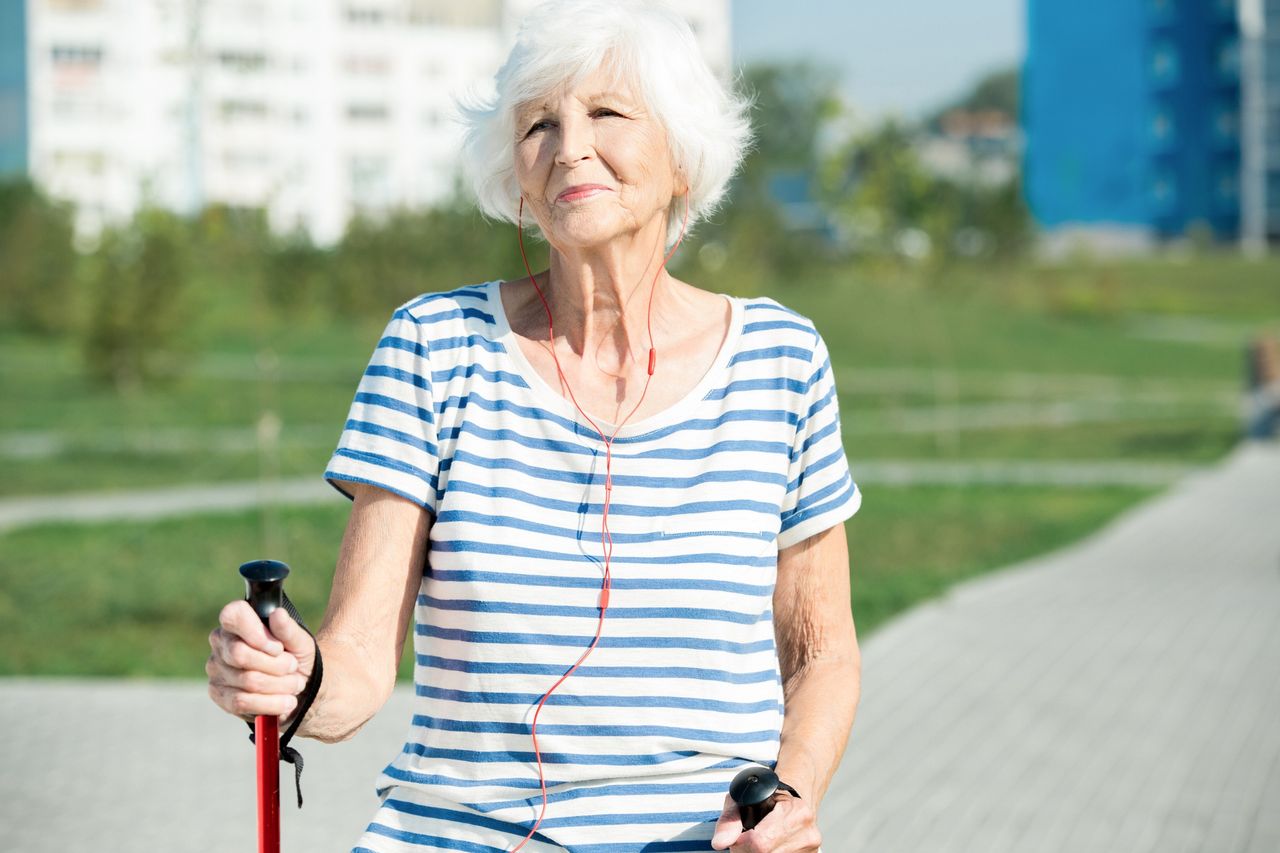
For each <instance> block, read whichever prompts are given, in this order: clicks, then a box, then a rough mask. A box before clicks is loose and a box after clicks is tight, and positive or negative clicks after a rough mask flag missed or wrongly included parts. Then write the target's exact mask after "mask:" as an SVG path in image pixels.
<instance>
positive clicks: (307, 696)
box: [249, 593, 324, 808]
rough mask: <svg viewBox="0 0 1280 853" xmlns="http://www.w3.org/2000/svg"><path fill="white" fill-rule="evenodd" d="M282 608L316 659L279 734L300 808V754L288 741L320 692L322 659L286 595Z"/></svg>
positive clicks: (318, 648)
mask: <svg viewBox="0 0 1280 853" xmlns="http://www.w3.org/2000/svg"><path fill="white" fill-rule="evenodd" d="M282 595H283V597H284V609H285V611H286V612H287V613H288V614H289V615H290V616H292V617H293V621H294V622H297V623H298V627H300V628H302V630H304V631H306V632H307V634H308V635H310V637H311V642H312V643H314V644H315V648H316V659H315V664H314V665H313V666H312V667H311V676H310V677H309V678H308V679H307V686H306V687H304V688H302V692H301V693H299V694H298V707H297V708H295V709H294V713H293V721H292V722H291V723H289V728H287V729H285V732H284V734H282V735H280V760H281V761H283V762H285V763H286V764H292V765H293V787H294V790H295V791H296V792H297V794H298V808H302V755H301V753H299V752H298V750H296V749H294V748H293V747H292V746H290V745H289V741H291V740H293V736H294V734H296V733H297V731H298V726H300V725H302V718H303V717H305V716H306V715H307V711H309V710H311V704H312V703H313V702H315V701H316V696H317V694H319V693H320V682H321V681H323V680H324V661H323V660H321V658H320V644H319V643H318V642H316V636H315V634H312V633H311V630H310V629H309V628H308V627H307V624H306V623H305V622H303V621H302V615H301V614H299V613H298V608H296V607H294V606H293V602H292V601H290V600H289V596H288V595H284V594H283V593H282ZM254 739H255V738H254V728H253V722H252V721H250V722H249V742H250V743H252V742H254Z"/></svg>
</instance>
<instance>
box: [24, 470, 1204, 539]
mask: <svg viewBox="0 0 1280 853" xmlns="http://www.w3.org/2000/svg"><path fill="white" fill-rule="evenodd" d="M852 466H853V471H854V474H855V476H856V478H857V480H858V483H859V484H860V485H862V486H868V485H872V484H879V483H883V484H886V485H892V486H905V485H947V486H957V485H972V484H978V483H981V484H985V485H993V484H994V485H1015V484H1016V485H1045V486H1061V487H1064V488H1072V487H1089V486H1165V485H1169V484H1170V483H1174V482H1177V481H1178V480H1180V479H1182V478H1183V477H1185V476H1186V475H1188V474H1191V473H1194V472H1195V471H1197V470H1200V466H1196V465H1186V464H1181V463H1176V462H1125V461H1108V460H1101V461H1092V462H1091V461H1079V460H1017V459H961V460H945V459H873V460H867V461H858V460H854V461H853V463H852ZM341 500H342V499H341V497H340V496H339V494H338V492H337V491H336V490H334V489H333V487H331V486H329V485H328V484H327V483H325V482H324V480H322V479H321V478H320V477H319V476H307V477H289V478H285V479H282V480H277V481H275V482H259V481H257V480H249V481H240V482H230V483H197V484H195V485H188V486H166V487H160V488H150V489H133V490H120V491H110V492H70V493H67V494H61V495H25V496H23V497H17V498H0V532H3V531H5V530H13V529H15V528H18V527H26V526H29V525H33V524H44V523H47V522H60V521H69V522H85V523H92V522H101V521H111V520H115V519H123V520H133V521H139V520H143V519H151V518H164V517H167V516H175V515H192V514H195V513H209V512H236V511H240V510H244V509H251V508H253V507H258V506H264V505H269V504H286V505H290V506H300V505H304V504H317V503H340V502H341Z"/></svg>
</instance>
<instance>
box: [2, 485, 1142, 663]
mask: <svg viewBox="0 0 1280 853" xmlns="http://www.w3.org/2000/svg"><path fill="white" fill-rule="evenodd" d="M1148 494H1150V492H1149V491H1146V490H1139V489H1072V490H1069V491H1067V490H1055V489H1043V488H1036V487H1019V488H1011V489H995V488H990V487H983V488H953V487H948V488H919V487H910V488H905V487H904V488H899V487H894V488H888V487H875V488H872V489H870V490H869V491H868V492H867V494H866V498H865V501H864V505H863V508H862V510H861V511H860V512H859V513H858V515H856V516H855V517H854V518H853V519H852V520H851V521H850V522H849V526H848V530H849V536H850V553H851V559H850V563H851V581H852V589H853V608H854V615H855V619H856V620H857V623H858V630H859V633H860V635H861V636H863V637H866V636H867V635H868V634H869V633H871V632H872V631H874V630H875V628H876V627H877V626H878V625H880V624H882V623H883V622H884V621H885V620H886V619H888V618H890V617H891V616H893V615H894V614H895V613H898V612H900V611H902V610H903V609H905V608H907V607H909V606H911V605H912V604H914V603H916V602H917V601H920V600H923V599H926V598H929V597H932V596H935V595H937V594H939V593H941V592H942V591H943V590H945V589H946V588H947V587H948V586H949V585H950V584H952V583H954V582H955V581H957V580H960V579H962V578H966V577H970V576H972V575H975V574H978V573H980V572H982V571H983V570H986V569H990V568H992V567H995V566H1000V565H1004V564H1006V563H1009V562H1011V561H1015V560H1019V559H1022V558H1025V557H1030V556H1032V555H1035V554H1039V553H1042V552H1044V551H1047V550H1050V549H1052V548H1056V547H1059V546H1061V545H1064V544H1066V543H1068V542H1071V541H1073V540H1075V539H1077V538H1078V537H1080V536H1081V535H1083V534H1084V533H1086V532H1088V531H1090V530H1092V529H1095V528H1096V527H1097V526H1098V525H1099V524H1101V523H1102V522H1103V521H1105V520H1106V519H1108V518H1110V517H1112V516H1113V515H1115V514H1116V513H1117V512H1118V511H1120V510H1122V509H1124V508H1125V507H1127V506H1130V505H1131V504H1133V503H1134V502H1135V501H1138V500H1140V499H1141V498H1143V497H1145V496H1146V495H1148ZM346 512H347V510H346V506H345V505H343V504H339V505H335V506H332V507H328V506H326V507H310V508H294V509H281V510H275V511H272V512H270V513H269V514H266V515H264V514H262V513H257V512H252V513H242V514H238V515H222V516H203V517H192V518H184V519H170V520H165V521H157V522H151V523H128V524H124V523H117V524H100V525H86V526H67V525H48V526H42V527H35V528H29V529H25V530H18V531H13V532H10V533H8V534H5V535H0V675H110V676H168V677H187V678H202V677H203V666H204V660H205V657H206V656H207V655H208V645H207V642H206V639H205V638H206V636H207V635H208V632H209V630H210V629H212V628H213V627H214V620H215V619H216V616H217V612H218V610H219V608H220V607H221V606H222V605H223V604H224V603H225V602H227V601H229V600H231V599H233V598H236V597H240V596H242V595H243V592H244V587H243V583H242V581H241V580H240V577H239V575H238V573H237V572H236V568H237V566H239V564H240V563H241V562H244V561H245V560H247V559H252V558H254V557H257V556H266V555H269V556H274V557H278V558H281V559H284V560H286V561H287V562H289V563H290V564H291V566H292V567H293V569H294V573H293V574H292V575H291V576H290V578H289V581H288V589H289V595H290V597H291V598H293V599H294V601H295V602H296V603H297V605H298V607H299V608H300V610H301V612H302V613H303V616H304V618H306V619H307V620H308V622H309V623H310V624H311V625H312V627H313V628H315V627H317V626H318V625H319V623H320V618H321V614H322V613H323V609H324V602H325V600H326V598H327V596H328V591H329V584H330V583H331V581H332V572H333V561H334V559H335V557H336V554H337V549H338V543H339V541H340V539H341V536H342V529H343V524H344V521H345V518H346ZM411 660H412V658H411V655H408V654H406V655H405V658H404V660H403V661H402V662H401V663H402V666H401V672H402V675H407V674H408V673H409V669H408V667H409V665H410V662H411Z"/></svg>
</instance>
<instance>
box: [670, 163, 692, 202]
mask: <svg viewBox="0 0 1280 853" xmlns="http://www.w3.org/2000/svg"><path fill="white" fill-rule="evenodd" d="M688 192H689V176H688V174H686V173H685V170H684V167H683V166H677V167H676V174H675V184H674V186H673V187H672V190H671V195H672V196H673V197H675V198H679V197H680V196H682V195H685V194H686V193H688Z"/></svg>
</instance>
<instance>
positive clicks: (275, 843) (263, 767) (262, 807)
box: [253, 716, 280, 853]
mask: <svg viewBox="0 0 1280 853" xmlns="http://www.w3.org/2000/svg"><path fill="white" fill-rule="evenodd" d="M253 728H254V736H253V739H254V742H255V744H256V745H257V754H258V853H280V718H279V717H268V716H259V717H255V718H254V720H253Z"/></svg>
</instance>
